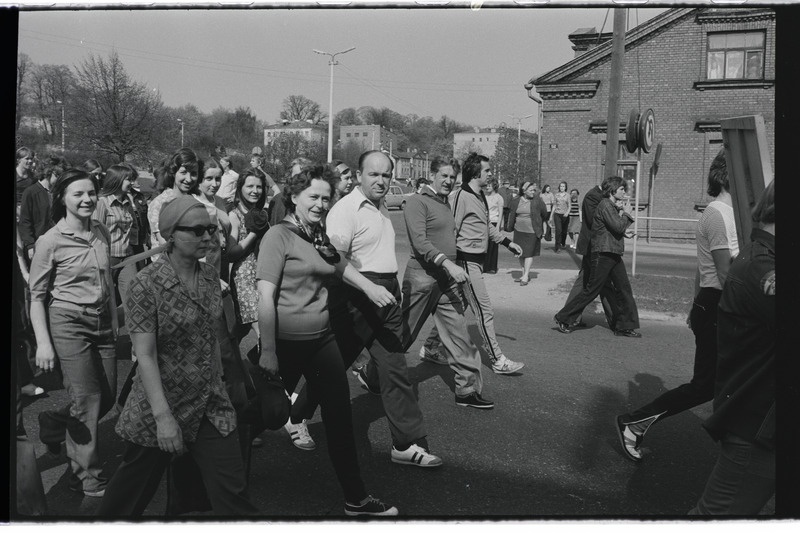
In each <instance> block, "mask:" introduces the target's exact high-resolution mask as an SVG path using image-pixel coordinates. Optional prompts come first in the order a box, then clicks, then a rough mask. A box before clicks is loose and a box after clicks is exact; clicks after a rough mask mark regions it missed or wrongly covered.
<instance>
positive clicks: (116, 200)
mask: <svg viewBox="0 0 800 533" xmlns="http://www.w3.org/2000/svg"><path fill="white" fill-rule="evenodd" d="M103 198H108V200H106V201H107V202H108V203H109V205H114V203H117V204H119V205H126V204H129V203H130V199H129V198H128V195H127V194H126V195H125V199H124V200H120V199H119V198H117V196H116V195H114V194H108V195H106V196H104V197H103Z"/></svg>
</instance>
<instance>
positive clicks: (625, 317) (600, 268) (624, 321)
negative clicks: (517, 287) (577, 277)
mask: <svg viewBox="0 0 800 533" xmlns="http://www.w3.org/2000/svg"><path fill="white" fill-rule="evenodd" d="M589 261H591V268H592V271H591V274H590V276H589V283H588V284H587V285H586V286H585V287H584V288H583V291H581V293H580V294H579V295H578V297H577V298H575V299H574V300H572V301H570V300H567V303H566V304H565V305H564V307H563V308H562V309H561V310H560V311H559V312H558V313H556V320H558V321H559V322H564V323H566V324H573V323H575V322H576V321H577V320H578V319H579V318H580V316H581V313H583V310H584V309H585V308H586V306H587V305H589V304H590V303H592V301H593V300H594V299H595V298H597V295H598V294H600V291H601V290H602V289H603V286H604V285H605V284H606V282H607V281H608V280H610V281H611V282H612V283H613V284H614V287H616V296H617V304H618V306H619V315H618V316H617V322H616V329H618V330H624V329H637V328H638V327H639V311H638V309H637V308H636V301H635V300H634V299H633V291H632V289H631V283H630V281H629V280H628V273H627V272H626V271H625V263H623V262H622V256H620V255H618V254H612V253H607V252H591V254H590V258H589Z"/></svg>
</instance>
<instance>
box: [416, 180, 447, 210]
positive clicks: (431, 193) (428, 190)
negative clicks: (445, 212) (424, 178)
mask: <svg viewBox="0 0 800 533" xmlns="http://www.w3.org/2000/svg"><path fill="white" fill-rule="evenodd" d="M419 194H421V195H423V196H428V197H430V198H433V199H434V200H436V201H437V202H439V203H442V204H445V205H447V196H445V197H441V196H439V195H438V194H437V193H436V191H435V190H434V189H433V187H431V186H430V184H428V183H426V184H425V186H424V187H423V188H422V190H421V191H419Z"/></svg>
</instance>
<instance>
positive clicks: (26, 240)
mask: <svg viewBox="0 0 800 533" xmlns="http://www.w3.org/2000/svg"><path fill="white" fill-rule="evenodd" d="M66 169H67V162H66V160H65V159H64V158H62V157H59V156H50V157H48V158H47V162H46V163H45V165H44V167H42V169H41V172H40V173H39V181H37V182H36V183H34V184H33V185H31V186H30V187H28V188H27V189H25V191H24V192H23V193H22V200H21V202H20V210H19V224H18V226H17V227H18V228H19V236H20V238H21V239H22V245H23V247H24V249H25V260H26V261H27V262H28V264H30V261H31V259H32V258H33V247H34V244H36V239H38V238H39V237H41V236H42V235H44V234H45V232H47V230H49V229H50V228H52V227H53V221H52V220H51V219H50V187H51V186H52V184H53V183H55V182H56V180H57V179H58V177H59V176H61V173H62V172H64V171H65V170H66Z"/></svg>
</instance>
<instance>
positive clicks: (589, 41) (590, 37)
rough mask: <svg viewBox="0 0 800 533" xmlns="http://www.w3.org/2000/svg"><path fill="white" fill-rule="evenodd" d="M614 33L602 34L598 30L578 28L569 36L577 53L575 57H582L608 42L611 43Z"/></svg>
mask: <svg viewBox="0 0 800 533" xmlns="http://www.w3.org/2000/svg"><path fill="white" fill-rule="evenodd" d="M612 35H613V33H612V32H606V33H603V34H600V33H598V32H597V28H595V27H591V28H578V29H577V30H575V31H574V32H572V33H570V34H569V40H570V41H572V44H573V47H572V49H573V50H574V51H575V57H578V56H581V55H583V54H585V53H586V52H588V51H589V50H591V49H592V48H595V47H597V46H599V45H601V44H603V43H604V42H606V41H610V40H611V37H612Z"/></svg>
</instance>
